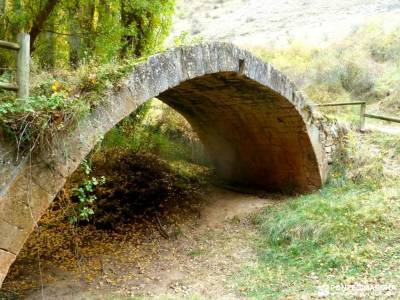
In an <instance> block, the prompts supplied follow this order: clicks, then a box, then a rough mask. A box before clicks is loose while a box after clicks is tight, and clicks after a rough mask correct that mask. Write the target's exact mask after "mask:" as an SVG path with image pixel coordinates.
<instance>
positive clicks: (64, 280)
mask: <svg viewBox="0 0 400 300" xmlns="http://www.w3.org/2000/svg"><path fill="white" fill-rule="evenodd" d="M207 195H209V197H208V200H207V201H206V202H205V203H202V204H201V205H200V209H199V210H198V211H197V213H193V214H192V215H191V216H189V218H186V220H185V221H183V222H182V223H180V224H176V225H175V226H174V227H169V228H166V230H167V231H168V232H169V234H170V239H164V238H162V237H161V236H160V234H159V232H158V231H157V230H156V229H154V228H153V229H152V230H148V231H147V232H140V233H138V234H139V235H141V236H140V237H139V238H136V236H132V237H131V236H129V237H128V238H127V239H125V240H124V241H117V242H116V241H114V240H113V237H112V236H110V237H109V240H108V241H107V243H104V244H103V245H99V244H98V243H96V242H91V245H90V247H91V249H92V250H93V249H94V250H93V251H95V252H96V253H92V252H85V251H86V249H81V252H82V253H84V255H83V257H82V260H81V261H80V262H79V264H78V265H77V266H75V268H73V269H68V270H67V269H66V266H65V264H66V263H68V262H67V261H65V260H61V261H59V262H57V261H56V262H54V261H51V260H46V261H45V260H42V262H41V276H40V273H39V271H38V261H20V262H17V266H16V269H19V273H18V276H15V278H12V280H8V281H7V282H6V284H5V287H6V288H7V287H8V288H9V289H10V288H12V287H13V286H19V287H21V288H22V287H23V286H24V284H27V285H28V284H29V283H32V282H36V287H35V289H36V290H35V289H30V290H28V292H26V298H25V299H106V298H107V299H110V298H109V297H116V296H118V295H120V296H134V295H144V296H146V297H149V298H158V297H161V296H162V297H164V296H171V297H173V298H179V297H186V296H197V297H199V298H201V299H203V298H205V299H241V296H240V295H238V294H237V291H236V290H235V288H234V286H233V282H234V281H233V279H232V278H231V277H232V275H234V274H235V273H237V272H238V271H239V270H240V269H241V268H242V267H243V265H244V264H246V265H248V264H249V263H251V262H252V261H254V260H255V259H256V256H255V253H254V252H253V249H252V246H251V241H252V240H253V239H254V237H255V234H256V233H255V228H254V225H253V223H252V214H253V213H255V212H257V211H259V210H260V209H262V208H265V207H266V206H268V205H270V204H272V203H273V202H272V201H271V200H267V199H262V198H259V197H257V196H251V195H243V194H239V193H235V192H231V191H227V190H222V189H218V188H212V189H211V190H210V192H209V193H208V194H207ZM196 205H197V204H196ZM182 213H185V212H184V211H182ZM57 231H58V232H59V234H63V233H62V229H60V230H57ZM52 239H53V240H54V241H56V240H57V237H52ZM138 240H140V242H138ZM97 249H103V250H101V251H100V250H97ZM31 251H32V250H31ZM54 255H55V254H53V256H54ZM11 277H13V276H11ZM41 281H43V282H44V284H43V288H42V287H41V286H40V285H38V283H39V282H41ZM113 299H115V298H113Z"/></svg>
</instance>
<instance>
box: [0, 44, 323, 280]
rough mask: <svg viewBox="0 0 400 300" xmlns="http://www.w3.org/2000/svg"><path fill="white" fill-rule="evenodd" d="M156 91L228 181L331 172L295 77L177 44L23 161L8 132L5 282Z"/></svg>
mask: <svg viewBox="0 0 400 300" xmlns="http://www.w3.org/2000/svg"><path fill="white" fill-rule="evenodd" d="M152 97H157V98H159V99H160V100H162V101H164V102H165V103H167V104H168V105H170V106H171V107H173V108H174V109H176V110H177V111H178V112H180V113H181V114H182V115H183V116H184V117H185V118H186V119H187V120H188V121H189V122H190V123H191V125H192V126H193V129H194V130H195V131H196V132H197V133H198V135H199V137H200V139H201V141H202V142H203V144H204V146H205V149H206V150H207V152H208V153H209V156H210V158H211V160H212V162H213V164H214V166H215V169H216V172H217V174H218V175H219V176H220V177H221V178H222V179H223V180H224V181H226V182H227V183H229V184H230V185H243V186H249V187H254V188H257V189H263V190H267V191H280V192H287V193H291V192H307V191H311V190H313V189H315V188H318V187H320V186H321V185H322V183H323V181H324V179H325V175H326V166H327V160H326V158H325V152H324V145H323V144H324V141H323V139H324V134H323V129H321V128H320V127H319V126H317V125H316V124H315V123H316V122H315V120H314V117H313V114H312V111H311V110H310V108H309V107H308V106H307V105H306V103H305V100H304V98H303V97H302V95H301V94H300V93H299V92H298V91H297V90H296V88H295V87H294V85H293V83H292V82H290V80H288V79H287V78H286V77H285V76H284V75H282V74H281V73H280V72H278V71H277V70H275V69H274V68H273V67H272V66H270V65H269V64H266V63H264V62H262V61H261V60H259V59H257V58H255V57H254V56H252V55H251V54H250V53H249V52H246V51H243V50H240V49H238V48H236V47H235V46H233V45H230V44H223V43H211V44H204V45H195V46H191V47H182V48H175V49H172V50H169V51H167V52H166V53H162V54H158V55H155V56H152V57H150V58H149V59H148V60H147V61H146V62H143V63H140V64H138V65H137V66H135V67H134V69H133V70H132V72H131V74H129V75H128V76H127V77H126V79H125V80H123V81H122V82H121V83H120V84H119V85H118V87H117V88H114V89H112V90H110V91H109V92H108V94H107V96H106V97H105V98H106V99H105V100H104V101H103V102H102V103H101V104H100V105H98V106H97V107H95V108H93V110H92V111H91V112H90V113H89V114H88V115H86V116H85V117H84V118H83V119H81V120H80V121H79V122H78V123H77V124H75V126H74V127H73V128H70V130H69V131H66V132H62V133H60V135H59V137H58V138H55V139H54V140H53V142H52V144H51V145H50V147H45V148H41V149H37V150H36V151H35V152H33V153H32V155H31V157H30V158H29V159H28V158H22V159H19V160H18V161H16V160H15V157H16V156H17V153H18V151H17V149H16V147H14V146H13V145H11V144H10V143H7V142H6V141H5V140H4V139H0V284H1V283H2V281H3V280H4V278H5V276H6V274H7V272H8V269H9V267H10V265H11V264H12V263H13V261H14V260H15V258H16V256H17V255H18V252H19V251H20V249H21V248H22V246H23V244H24V242H25V241H26V239H27V238H28V236H29V234H30V233H31V232H32V230H33V229H34V227H35V225H36V222H37V221H38V220H39V219H40V217H41V215H42V214H43V213H44V211H45V210H46V209H47V208H48V206H49V205H50V204H51V202H52V201H53V199H54V197H55V195H56V194H57V192H58V191H59V190H60V189H61V188H62V187H63V185H64V184H65V181H66V180H67V178H68V177H69V176H70V175H71V174H72V172H73V171H74V170H75V169H76V168H77V167H78V166H79V164H80V163H81V161H82V160H83V159H84V158H85V157H86V155H87V154H88V153H89V152H90V151H91V149H93V147H94V146H95V145H96V144H97V143H98V142H99V141H100V140H101V138H102V137H103V136H104V135H105V134H106V133H107V132H108V131H109V130H110V129H111V128H113V127H114V126H115V125H116V124H117V123H118V122H120V121H121V120H122V119H124V118H125V117H127V116H129V115H130V114H131V113H132V112H134V111H135V110H136V108H137V107H138V106H139V105H140V104H142V103H143V102H145V101H147V100H149V99H151V98H152ZM0 138H2V135H1V132H0Z"/></svg>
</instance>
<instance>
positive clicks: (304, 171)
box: [157, 72, 321, 193]
mask: <svg viewBox="0 0 400 300" xmlns="http://www.w3.org/2000/svg"><path fill="white" fill-rule="evenodd" d="M157 98H158V99H160V100H162V101H164V102H165V103H167V104H168V105H170V106H171V107H173V108H174V109H175V110H177V111H178V112H179V113H181V114H182V115H183V116H184V117H185V118H186V119H187V120H188V121H189V123H190V124H191V125H192V127H193V129H194V130H195V131H196V132H197V134H198V135H199V137H200V139H201V141H202V142H203V144H204V146H205V149H206V151H207V152H208V154H209V156H210V158H211V160H212V162H213V165H214V167H215V169H216V172H217V175H218V176H219V177H220V178H221V179H222V180H224V181H226V183H228V184H230V185H242V186H246V187H251V188H257V189H262V190H267V191H273V192H284V193H290V192H305V191H310V190H313V189H315V188H316V187H319V186H320V185H321V176H320V174H319V171H318V164H317V163H316V158H315V154H314V149H313V147H312V146H311V143H310V137H309V135H308V131H307V128H306V125H305V123H304V121H303V119H302V117H301V115H300V114H299V113H298V112H297V110H296V109H295V108H294V106H293V105H292V104H290V103H288V101H287V100H286V99H284V98H283V97H282V96H281V95H280V94H278V93H276V92H274V91H272V90H271V89H269V88H268V87H265V86H262V85H261V84H259V83H257V82H255V81H253V80H250V79H248V78H246V77H245V76H243V75H240V74H237V73H234V72H224V73H217V74H210V75H204V76H201V77H197V78H195V79H192V80H189V81H186V82H183V83H182V84H180V85H179V86H177V87H175V88H172V89H169V90H167V91H165V92H163V93H161V94H160V95H159V96H158V97H157Z"/></svg>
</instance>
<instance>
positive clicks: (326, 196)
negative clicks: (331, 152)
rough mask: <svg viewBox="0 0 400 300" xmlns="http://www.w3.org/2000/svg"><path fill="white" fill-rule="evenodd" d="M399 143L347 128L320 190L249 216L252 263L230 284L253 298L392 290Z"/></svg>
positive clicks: (398, 254) (398, 251)
mask: <svg viewBox="0 0 400 300" xmlns="http://www.w3.org/2000/svg"><path fill="white" fill-rule="evenodd" d="M399 145H400V144H399V141H398V138H396V137H390V136H387V135H382V134H378V133H374V134H371V135H369V136H360V135H357V134H355V133H351V134H350V136H349V142H348V146H347V147H348V149H347V150H348V155H346V156H345V157H342V158H341V159H340V163H341V165H340V167H339V165H336V167H335V168H334V170H333V172H332V174H331V177H330V180H329V183H328V184H327V185H326V186H325V187H324V188H323V189H321V190H320V191H318V192H316V193H314V194H311V195H305V196H300V197H297V198H293V199H291V200H289V201H285V202H283V203H277V204H276V205H274V206H272V207H270V208H268V209H266V210H265V211H264V212H262V213H261V214H260V215H258V216H256V217H255V224H256V226H257V228H258V231H259V240H258V241H257V249H258V253H259V255H258V262H257V264H256V265H255V266H251V267H248V268H246V269H245V270H244V271H243V273H242V274H241V275H240V276H239V277H238V278H237V280H238V281H237V283H238V289H239V290H240V291H241V292H242V293H244V294H245V295H247V296H249V297H250V298H254V299H303V298H304V299H308V298H307V297H313V296H324V295H325V296H329V297H330V298H333V299H344V298H346V299H348V298H355V297H356V296H358V297H362V298H365V297H374V296H375V297H378V298H382V297H384V296H387V295H390V294H391V293H394V292H397V293H398V292H399V291H398V289H399V287H398V286H397V285H398V282H399V278H400V271H399V258H400V245H399V243H398V241H399V239H400V233H399V214H400V203H399V199H400V190H399V189H398V186H399V183H400V181H399V179H398V178H397V177H396V174H397V172H396V171H397V170H398V168H399V166H400V164H399ZM385 285H386V286H385ZM393 286H395V287H396V288H397V291H394V290H393V289H394V287H393ZM356 287H359V288H360V290H359V291H357V290H356ZM371 287H375V290H371ZM385 288H387V289H386V290H385ZM380 289H382V290H380ZM397 295H398V294H397Z"/></svg>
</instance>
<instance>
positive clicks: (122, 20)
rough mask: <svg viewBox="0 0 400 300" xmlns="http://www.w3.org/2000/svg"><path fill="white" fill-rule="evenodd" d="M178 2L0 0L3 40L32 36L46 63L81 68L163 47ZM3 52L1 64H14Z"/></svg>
mask: <svg viewBox="0 0 400 300" xmlns="http://www.w3.org/2000/svg"><path fill="white" fill-rule="evenodd" d="M173 11H174V0H0V39H2V40H10V41H12V40H15V38H16V35H17V34H18V33H19V32H21V31H25V32H28V33H29V34H30V35H31V49H32V54H33V57H34V58H35V59H36V61H38V62H39V64H40V66H42V67H46V68H49V69H52V68H54V66H55V65H57V66H68V65H69V66H71V67H73V68H74V67H76V66H78V65H79V64H80V63H81V62H82V61H83V60H85V59H92V58H95V59H97V60H98V61H99V62H104V61H108V60H110V59H113V58H117V57H130V56H134V57H140V56H143V55H146V54H149V53H151V52H153V51H154V50H157V49H158V48H160V45H162V42H163V40H164V38H165V37H166V36H167V34H168V31H169V28H170V26H171V19H172V15H173ZM11 58H12V56H11V55H8V54H5V52H4V54H3V52H0V68H1V67H4V66H6V65H9V64H10V63H11V62H12V59H11Z"/></svg>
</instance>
